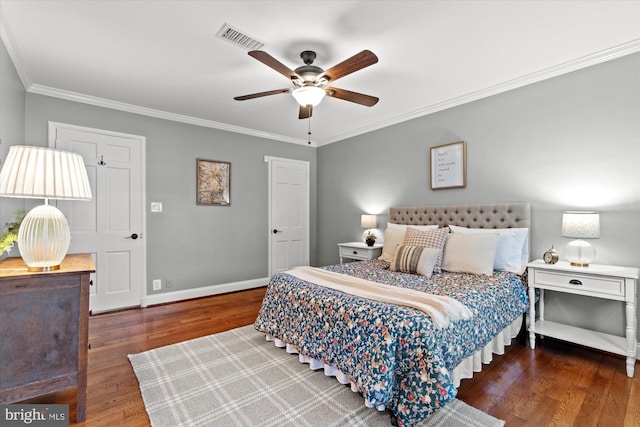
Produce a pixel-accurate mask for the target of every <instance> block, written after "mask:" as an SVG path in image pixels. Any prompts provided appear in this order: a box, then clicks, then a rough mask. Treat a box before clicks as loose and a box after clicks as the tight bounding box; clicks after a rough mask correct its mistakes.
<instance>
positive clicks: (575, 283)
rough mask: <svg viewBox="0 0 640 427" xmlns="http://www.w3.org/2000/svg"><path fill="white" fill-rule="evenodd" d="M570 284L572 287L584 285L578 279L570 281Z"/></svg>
mask: <svg viewBox="0 0 640 427" xmlns="http://www.w3.org/2000/svg"><path fill="white" fill-rule="evenodd" d="M569 284H570V285H576V286H580V285H582V282H581V281H580V280H578V279H571V280H569Z"/></svg>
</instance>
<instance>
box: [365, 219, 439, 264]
mask: <svg viewBox="0 0 640 427" xmlns="http://www.w3.org/2000/svg"><path fill="white" fill-rule="evenodd" d="M407 227H411V228H417V229H418V230H437V229H438V225H437V224H436V225H404V224H393V223H391V222H388V223H387V229H386V230H384V237H383V239H384V240H383V241H382V244H383V246H382V255H380V258H378V259H381V260H383V261H387V262H391V261H393V254H394V252H395V250H396V247H398V246H399V245H401V244H402V242H403V241H404V232H405V231H406V230H407Z"/></svg>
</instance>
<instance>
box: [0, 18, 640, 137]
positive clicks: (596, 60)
mask: <svg viewBox="0 0 640 427" xmlns="http://www.w3.org/2000/svg"><path fill="white" fill-rule="evenodd" d="M0 38H2V40H3V42H4V44H5V46H6V48H7V51H8V53H9V56H10V57H11V60H12V61H13V64H14V66H15V68H16V71H17V73H18V75H19V77H20V80H21V81H22V84H23V85H24V87H25V90H26V91H27V92H29V93H34V94H39V95H46V96H51V97H55V98H60V99H65V100H68V101H74V102H80V103H84V104H90V105H95V106H99V107H104V108H110V109H113V110H120V111H125V112H129V113H134V114H140V115H144V116H149V117H155V118H159V119H164V120H170V121H175V122H181V123H186V124H191V125H195V126H202V127H208V128H212V129H219V130H223V131H227V132H234V133H239V134H244V135H249V136H254V137H257V138H264V139H270V140H274V141H280V142H287V143H292V144H299V145H304V146H305V147H316V148H317V147H321V146H323V145H328V144H332V143H335V142H339V141H342V140H345V139H348V138H353V137H355V136H358V135H362V134H365V133H368V132H372V131H375V130H378V129H382V128H385V127H388V126H392V125H395V124H399V123H402V122H406V121H409V120H413V119H416V118H418V117H423V116H426V115H429V114H433V113H436V112H439V111H443V110H446V109H449V108H452V107H457V106H459V105H463V104H466V103H469V102H473V101H477V100H479V99H482V98H486V97H489V96H492V95H497V94H499V93H502V92H507V91H509V90H512V89H517V88H520V87H523V86H526V85H529V84H532V83H537V82H540V81H543V80H547V79H550V78H553V77H557V76H560V75H563V74H567V73H570V72H572V71H577V70H580V69H583V68H587V67H590V66H592V65H597V64H601V63H603V62H607V61H611V60H613V59H617V58H620V57H623V56H626V55H631V54H634V53H638V52H640V39H634V40H631V41H629V42H627V43H623V44H620V45H618V46H614V47H612V48H609V49H604V50H602V51H599V52H596V53H593V54H590V55H585V56H583V57H580V58H577V59H574V60H571V61H567V62H565V63H562V64H559V65H555V66H552V67H548V68H545V69H542V70H539V71H536V72H534V73H530V74H526V75H524V76H521V77H517V78H515V79H511V80H507V81H505V82H502V83H498V84H496V85H492V86H489V87H486V88H483V89H480V90H477V91H473V92H469V93H466V94H463V95H461V96H458V97H454V98H450V99H447V100H444V101H442V102H438V103H435V104H431V105H428V106H425V107H422V108H419V109H417V110H413V111H409V112H407V113H403V114H399V115H396V116H394V117H390V118H388V119H385V120H381V121H377V122H375V123H370V124H368V125H365V126H362V127H359V128H356V129H352V130H350V131H348V132H343V133H341V134H336V135H334V136H333V137H331V138H327V139H324V140H321V141H315V142H313V141H312V143H311V144H308V141H307V140H305V139H302V138H292V137H288V136H284V135H279V134H273V133H269V132H263V131H259V130H255V129H250V128H245V127H240V126H234V125H230V124H226V123H221V122H216V121H213V120H206V119H200V118H197V117H191V116H185V115H182V114H176V113H170V112H167V111H162V110H156V109H153V108H147V107H141V106H137V105H133V104H127V103H124V102H119V101H114V100H110V99H106V98H99V97H95V96H91V95H85V94H82V93H78V92H72V91H67V90H62V89H56V88H52V87H48V86H43V85H39V84H34V83H33V79H32V78H31V75H30V73H29V70H28V68H27V66H26V64H25V62H24V60H23V58H22V55H21V54H20V51H19V49H18V47H17V43H16V41H15V39H14V37H13V34H12V31H11V27H10V26H9V23H8V22H7V19H6V18H5V13H4V11H3V10H2V5H0Z"/></svg>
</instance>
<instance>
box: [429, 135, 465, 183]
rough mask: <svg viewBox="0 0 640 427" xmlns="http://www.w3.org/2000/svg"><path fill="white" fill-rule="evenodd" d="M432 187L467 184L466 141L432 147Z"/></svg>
mask: <svg viewBox="0 0 640 427" xmlns="http://www.w3.org/2000/svg"><path fill="white" fill-rule="evenodd" d="M430 182H431V189H432V190H443V189H446V188H464V187H466V186H467V146H466V143H465V142H464V141H460V142H452V143H451V144H444V145H438V146H437V147H431V176H430Z"/></svg>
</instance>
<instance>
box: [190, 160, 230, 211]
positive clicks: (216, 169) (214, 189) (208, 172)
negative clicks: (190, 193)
mask: <svg viewBox="0 0 640 427" xmlns="http://www.w3.org/2000/svg"><path fill="white" fill-rule="evenodd" d="M196 163H197V165H196V169H197V170H196V173H197V174H198V178H197V186H196V204H197V205H209V206H229V205H230V204H231V163H229V162H221V161H219V160H206V159H197V160H196Z"/></svg>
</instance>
